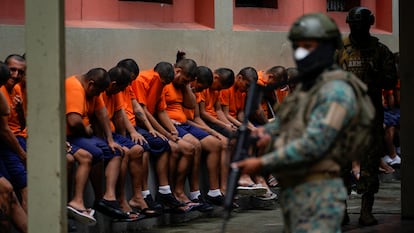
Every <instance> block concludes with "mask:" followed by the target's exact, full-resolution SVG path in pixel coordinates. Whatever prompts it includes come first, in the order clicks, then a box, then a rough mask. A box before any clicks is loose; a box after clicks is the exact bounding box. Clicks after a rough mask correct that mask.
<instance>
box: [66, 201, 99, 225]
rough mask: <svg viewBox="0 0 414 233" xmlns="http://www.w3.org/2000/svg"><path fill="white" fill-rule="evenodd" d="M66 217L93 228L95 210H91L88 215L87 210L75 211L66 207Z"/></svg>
mask: <svg viewBox="0 0 414 233" xmlns="http://www.w3.org/2000/svg"><path fill="white" fill-rule="evenodd" d="M66 208H67V210H68V216H70V217H72V218H74V219H75V220H77V221H79V222H81V223H84V224H87V225H89V226H93V225H95V224H96V219H95V218H94V217H93V215H94V214H95V210H93V209H91V210H90V211H89V213H88V210H80V209H76V208H74V207H73V206H70V205H67V206H66Z"/></svg>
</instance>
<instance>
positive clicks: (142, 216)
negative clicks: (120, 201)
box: [112, 211, 146, 222]
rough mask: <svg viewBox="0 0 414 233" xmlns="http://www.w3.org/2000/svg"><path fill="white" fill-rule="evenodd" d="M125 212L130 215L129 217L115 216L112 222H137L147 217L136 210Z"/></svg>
mask: <svg viewBox="0 0 414 233" xmlns="http://www.w3.org/2000/svg"><path fill="white" fill-rule="evenodd" d="M125 214H126V215H127V216H128V218H115V219H112V222H136V221H139V220H142V219H144V218H145V217H146V216H145V215H144V214H140V213H138V212H135V211H127V212H125ZM131 215H137V216H138V217H136V218H133V217H131Z"/></svg>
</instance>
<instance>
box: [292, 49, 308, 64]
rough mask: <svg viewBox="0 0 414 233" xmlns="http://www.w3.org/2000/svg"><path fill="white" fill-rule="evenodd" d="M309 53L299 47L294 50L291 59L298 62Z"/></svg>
mask: <svg viewBox="0 0 414 233" xmlns="http://www.w3.org/2000/svg"><path fill="white" fill-rule="evenodd" d="M309 53H310V52H309V50H307V49H304V48H302V47H299V48H297V49H296V50H295V52H294V54H293V57H294V58H295V60H297V61H300V60H302V59H303V58H305V57H306V56H308V55H309Z"/></svg>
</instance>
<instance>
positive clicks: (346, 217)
mask: <svg viewBox="0 0 414 233" xmlns="http://www.w3.org/2000/svg"><path fill="white" fill-rule="evenodd" d="M349 222H350V219H349V214H348V205H347V203H346V201H345V211H344V217H343V218H342V223H341V225H342V226H345V225H348V224H349Z"/></svg>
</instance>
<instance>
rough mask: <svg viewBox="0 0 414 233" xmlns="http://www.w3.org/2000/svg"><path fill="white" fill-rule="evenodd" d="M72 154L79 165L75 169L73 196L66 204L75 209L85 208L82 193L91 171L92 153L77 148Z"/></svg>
mask: <svg viewBox="0 0 414 233" xmlns="http://www.w3.org/2000/svg"><path fill="white" fill-rule="evenodd" d="M73 156H74V157H75V159H76V160H77V161H78V163H79V166H78V169H77V170H76V176H75V190H74V194H73V198H72V200H71V201H70V202H69V203H68V204H69V205H70V206H72V207H74V208H76V209H80V210H84V209H86V208H85V205H84V201H83V193H84V190H85V186H86V183H87V182H88V177H89V173H90V171H91V166H92V155H91V154H90V153H89V152H87V151H86V150H83V149H79V150H78V151H77V152H76V153H75V154H74V155H73Z"/></svg>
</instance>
